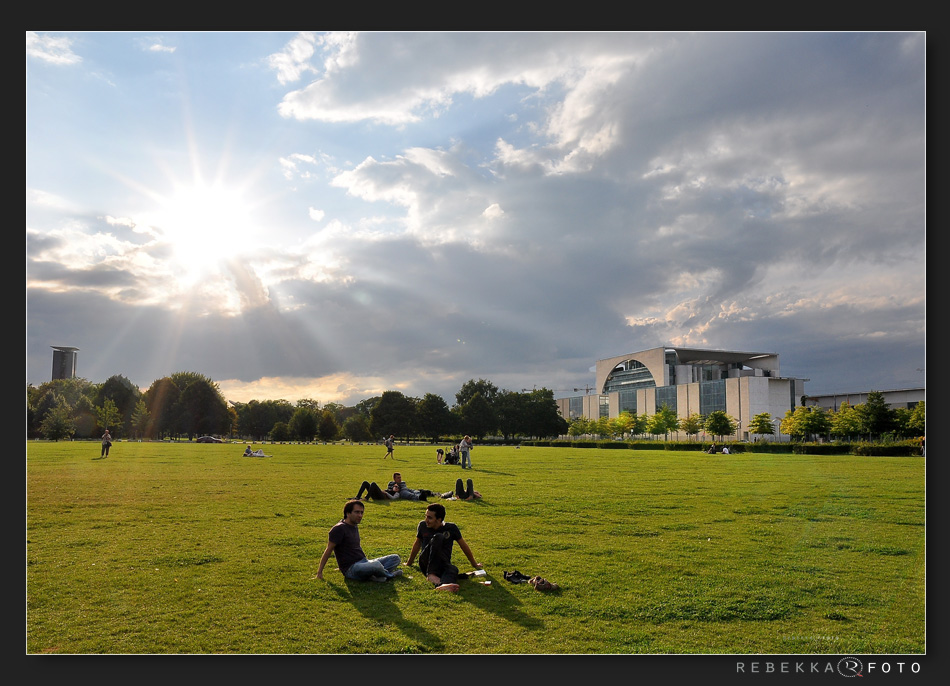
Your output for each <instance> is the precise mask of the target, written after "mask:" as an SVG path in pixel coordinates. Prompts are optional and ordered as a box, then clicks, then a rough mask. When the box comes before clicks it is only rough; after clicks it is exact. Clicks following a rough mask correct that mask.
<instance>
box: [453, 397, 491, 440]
mask: <svg viewBox="0 0 950 686" xmlns="http://www.w3.org/2000/svg"><path fill="white" fill-rule="evenodd" d="M456 411H457V413H458V416H459V419H460V421H459V426H460V427H461V429H460V431H461V432H464V433H466V434H470V435H471V436H472V437H474V438H482V437H483V436H485V435H487V434H489V433H490V432H491V431H492V429H493V427H494V425H495V415H494V412H492V408H491V405H489V404H488V401H487V400H485V398H483V397H482V394H481V393H476V394H475V395H473V396H472V397H471V398H470V399H469V401H468V402H467V403H465V404H464V405H462V406H461V407H458V408H456Z"/></svg>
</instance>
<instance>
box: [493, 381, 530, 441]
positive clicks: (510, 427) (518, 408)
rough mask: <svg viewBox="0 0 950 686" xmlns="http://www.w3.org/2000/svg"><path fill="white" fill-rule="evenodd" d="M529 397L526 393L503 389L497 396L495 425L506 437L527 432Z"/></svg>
mask: <svg viewBox="0 0 950 686" xmlns="http://www.w3.org/2000/svg"><path fill="white" fill-rule="evenodd" d="M527 405H528V397H527V396H526V395H525V394H524V393H518V392H516V391H508V390H503V391H499V392H498V394H497V395H496V396H495V403H494V410H495V426H496V428H497V430H498V431H499V432H500V433H501V435H502V436H503V437H504V439H505V440H506V441H507V440H511V439H512V438H514V437H515V436H516V435H518V434H526V433H527V431H526V424H527V414H528V407H527Z"/></svg>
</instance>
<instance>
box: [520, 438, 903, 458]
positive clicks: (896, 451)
mask: <svg viewBox="0 0 950 686" xmlns="http://www.w3.org/2000/svg"><path fill="white" fill-rule="evenodd" d="M521 445H524V446H536V447H542V448H602V449H607V450H679V451H694V452H705V451H707V450H709V446H710V445H711V444H710V443H702V442H688V441H563V440H552V441H523V442H522V443H521ZM725 445H728V446H729V451H730V452H732V453H734V454H735V453H745V452H750V453H775V454H784V455H842V454H851V455H863V456H867V457H915V456H919V455H920V446H919V445H917V444H915V443H914V442H912V441H903V442H901V443H791V442H770V441H763V442H761V443H727V444H725ZM717 448H718V449H719V450H721V449H722V444H717Z"/></svg>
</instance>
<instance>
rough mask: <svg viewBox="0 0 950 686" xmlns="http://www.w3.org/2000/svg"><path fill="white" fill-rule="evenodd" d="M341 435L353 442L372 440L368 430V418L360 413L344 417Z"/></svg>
mask: <svg viewBox="0 0 950 686" xmlns="http://www.w3.org/2000/svg"><path fill="white" fill-rule="evenodd" d="M343 435H344V436H346V437H347V439H349V440H350V441H353V442H354V443H357V442H359V443H361V442H363V441H369V440H372V436H373V434H372V433H371V432H370V430H369V420H367V419H366V417H364V416H363V415H361V414H355V415H353V416H352V417H347V418H346V421H344V422H343Z"/></svg>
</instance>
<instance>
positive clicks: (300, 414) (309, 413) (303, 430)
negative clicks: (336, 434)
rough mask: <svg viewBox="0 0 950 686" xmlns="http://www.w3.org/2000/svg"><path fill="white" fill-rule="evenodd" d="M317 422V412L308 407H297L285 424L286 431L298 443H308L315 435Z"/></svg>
mask: <svg viewBox="0 0 950 686" xmlns="http://www.w3.org/2000/svg"><path fill="white" fill-rule="evenodd" d="M319 421H320V419H319V416H318V411H315V410H314V409H313V408H312V407H311V406H309V405H298V406H297V409H296V410H294V414H293V416H292V417H291V418H290V422H288V424H287V430H288V431H289V432H290V435H291V436H292V437H293V438H296V439H297V440H298V441H305V442H308V443H309V442H310V441H312V440H313V437H314V436H316V435H317V428H318V425H319Z"/></svg>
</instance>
